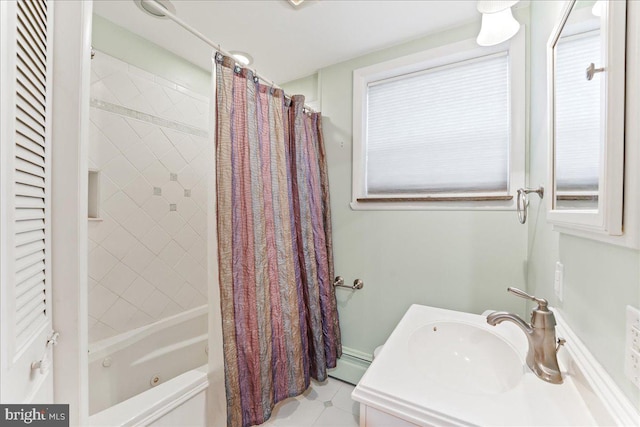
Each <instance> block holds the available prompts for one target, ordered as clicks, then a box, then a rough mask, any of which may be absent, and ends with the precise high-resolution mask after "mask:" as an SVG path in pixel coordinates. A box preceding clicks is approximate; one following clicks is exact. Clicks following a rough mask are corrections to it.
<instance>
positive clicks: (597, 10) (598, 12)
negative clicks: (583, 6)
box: [591, 0, 606, 17]
mask: <svg viewBox="0 0 640 427" xmlns="http://www.w3.org/2000/svg"><path fill="white" fill-rule="evenodd" d="M605 7H606V6H605V4H604V1H602V0H598V1H597V2H595V4H594V5H593V8H592V9H591V13H593V14H594V16H597V17H600V16H602V12H604V8H605Z"/></svg>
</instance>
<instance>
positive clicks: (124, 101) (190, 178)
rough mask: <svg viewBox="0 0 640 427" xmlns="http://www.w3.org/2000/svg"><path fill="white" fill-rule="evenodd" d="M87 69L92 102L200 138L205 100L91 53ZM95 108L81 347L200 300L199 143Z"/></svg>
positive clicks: (202, 145)
mask: <svg viewBox="0 0 640 427" xmlns="http://www.w3.org/2000/svg"><path fill="white" fill-rule="evenodd" d="M91 65H92V85H91V96H92V98H93V99H95V100H98V101H104V102H108V103H111V104H116V105H119V106H122V107H126V108H129V109H132V110H136V111H138V112H142V113H145V114H149V115H152V116H155V117H158V118H161V119H164V120H168V121H171V122H174V123H175V124H176V125H175V126H174V127H175V128H178V129H184V125H186V126H188V127H190V128H192V129H195V130H196V131H199V134H204V133H206V132H207V131H208V121H207V120H208V111H209V100H208V98H206V97H203V96H202V95H199V94H196V93H192V92H190V91H189V90H187V89H185V88H183V87H180V86H178V85H176V84H174V83H172V82H169V81H167V80H164V79H160V78H158V77H157V76H154V75H153V74H150V73H148V72H146V71H143V70H140V69H137V68H135V67H133V66H130V65H128V64H126V63H124V62H121V61H119V60H117V59H115V58H112V57H110V56H108V55H106V54H104V53H101V52H98V54H97V55H96V56H95V58H94V59H93V61H92V64H91ZM105 108H106V107H105ZM105 108H99V107H92V108H91V127H90V143H89V164H90V167H91V168H95V169H97V170H99V171H100V202H101V205H100V216H101V218H102V221H91V222H90V223H89V239H90V241H89V250H90V252H89V288H90V289H89V341H90V342H94V341H97V340H100V339H104V338H108V337H110V336H113V335H115V334H118V333H122V332H125V331H127V330H130V329H134V328H137V327H140V326H144V325H146V324H149V323H152V322H155V321H157V320H160V319H162V318H164V317H168V316H171V315H174V314H177V313H179V312H181V311H184V310H187V309H190V308H193V307H195V306H197V305H201V304H202V302H203V301H205V300H206V298H207V297H206V295H207V292H206V277H207V274H206V243H205V238H206V222H205V221H206V193H205V190H206V182H205V180H204V177H205V176H206V172H207V166H208V165H207V159H206V156H204V155H203V152H204V150H205V149H206V148H207V144H208V140H207V138H204V137H202V136H198V135H194V133H196V132H183V131H181V130H176V129H175V128H168V127H161V126H158V125H157V124H154V123H150V122H148V121H143V120H140V119H138V118H136V117H140V116H139V115H138V116H136V117H134V116H135V114H132V116H131V117H129V116H127V115H121V114H117V113H115V112H112V111H114V109H111V110H110V111H109V108H106V109H105ZM180 125H182V127H181V126H180ZM172 177H173V180H172ZM170 206H174V207H175V210H171V209H170Z"/></svg>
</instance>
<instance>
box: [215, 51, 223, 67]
mask: <svg viewBox="0 0 640 427" xmlns="http://www.w3.org/2000/svg"><path fill="white" fill-rule="evenodd" d="M223 59H224V56H223V55H222V54H221V53H220V52H219V51H218V52H216V62H217V63H219V64H220V63H222V61H223Z"/></svg>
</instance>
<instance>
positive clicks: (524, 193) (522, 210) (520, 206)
mask: <svg viewBox="0 0 640 427" xmlns="http://www.w3.org/2000/svg"><path fill="white" fill-rule="evenodd" d="M529 193H537V194H538V196H540V199H542V198H543V197H544V188H543V187H542V186H540V187H538V188H518V197H517V198H516V210H517V212H518V221H520V224H524V223H525V222H527V213H528V211H529V196H528V194H529Z"/></svg>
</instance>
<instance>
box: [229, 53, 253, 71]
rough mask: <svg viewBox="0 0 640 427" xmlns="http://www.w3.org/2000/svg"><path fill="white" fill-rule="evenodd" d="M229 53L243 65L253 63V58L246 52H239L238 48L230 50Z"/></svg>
mask: <svg viewBox="0 0 640 427" xmlns="http://www.w3.org/2000/svg"><path fill="white" fill-rule="evenodd" d="M229 53H230V54H231V55H233V58H234V59H235V60H236V61H238V63H239V64H240V65H242V66H244V67H246V66H248V65H251V64H252V63H253V58H252V57H251V55H249V54H248V53H247V52H240V51H239V50H230V51H229Z"/></svg>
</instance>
